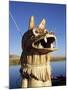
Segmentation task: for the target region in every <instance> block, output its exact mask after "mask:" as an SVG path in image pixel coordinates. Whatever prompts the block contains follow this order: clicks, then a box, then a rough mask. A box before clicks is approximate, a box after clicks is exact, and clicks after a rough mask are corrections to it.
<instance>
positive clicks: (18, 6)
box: [9, 1, 66, 55]
mask: <svg viewBox="0 0 68 90" xmlns="http://www.w3.org/2000/svg"><path fill="white" fill-rule="evenodd" d="M9 11H10V12H11V13H12V15H13V17H14V19H15V21H16V23H17V25H18V27H19V29H20V31H21V32H22V35H23V34H24V32H26V31H27V30H28V23H29V17H30V16H32V15H33V16H35V23H36V25H38V24H39V23H40V21H41V20H42V19H43V18H45V19H46V28H47V29H48V30H49V31H52V32H55V35H56V37H57V43H56V47H57V48H58V49H59V50H58V51H55V52H54V53H53V54H55V55H65V52H66V51H65V46H66V44H65V43H66V42H65V34H66V6H65V5H64V4H62V5H61V4H41V3H25V2H15V1H10V3H9ZM9 30H10V33H9V34H10V54H16V55H21V52H22V49H21V39H22V36H21V35H20V33H19V32H18V31H17V28H16V26H15V24H14V22H13V20H12V18H11V16H10V15H9Z"/></svg>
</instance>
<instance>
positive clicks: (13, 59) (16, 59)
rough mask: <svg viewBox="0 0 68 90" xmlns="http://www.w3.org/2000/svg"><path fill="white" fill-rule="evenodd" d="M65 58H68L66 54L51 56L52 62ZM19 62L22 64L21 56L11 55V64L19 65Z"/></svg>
mask: <svg viewBox="0 0 68 90" xmlns="http://www.w3.org/2000/svg"><path fill="white" fill-rule="evenodd" d="M65 60H66V57H65V56H52V57H51V62H56V61H65ZM19 64H20V56H17V55H10V56H9V65H19Z"/></svg>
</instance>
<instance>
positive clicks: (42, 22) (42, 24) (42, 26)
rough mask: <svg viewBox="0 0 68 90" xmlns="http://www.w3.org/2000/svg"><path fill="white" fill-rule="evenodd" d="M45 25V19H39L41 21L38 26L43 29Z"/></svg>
mask: <svg viewBox="0 0 68 90" xmlns="http://www.w3.org/2000/svg"><path fill="white" fill-rule="evenodd" d="M45 25H46V20H45V19H43V20H42V21H41V23H40V24H39V26H38V28H39V29H41V30H44V29H45Z"/></svg>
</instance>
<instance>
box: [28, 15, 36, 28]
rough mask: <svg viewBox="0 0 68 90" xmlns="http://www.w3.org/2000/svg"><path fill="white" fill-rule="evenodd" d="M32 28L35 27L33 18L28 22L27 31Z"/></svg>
mask: <svg viewBox="0 0 68 90" xmlns="http://www.w3.org/2000/svg"><path fill="white" fill-rule="evenodd" d="M34 27H35V24H34V16H31V17H30V20H29V30H33V28H34Z"/></svg>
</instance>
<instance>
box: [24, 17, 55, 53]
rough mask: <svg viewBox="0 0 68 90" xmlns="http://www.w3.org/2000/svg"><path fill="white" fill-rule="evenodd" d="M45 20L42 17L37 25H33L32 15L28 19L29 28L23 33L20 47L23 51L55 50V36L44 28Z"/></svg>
mask: <svg viewBox="0 0 68 90" xmlns="http://www.w3.org/2000/svg"><path fill="white" fill-rule="evenodd" d="M45 26H46V20H45V19H43V20H42V21H41V23H40V24H39V26H38V27H36V26H35V23H34V16H31V18H30V20H29V29H28V31H27V32H26V33H25V34H24V35H23V38H22V49H23V51H24V52H28V53H33V54H47V53H49V52H52V51H54V50H56V48H55V46H54V45H55V44H54V43H55V41H56V36H55V34H54V33H53V32H48V31H47V29H46V27H45Z"/></svg>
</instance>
